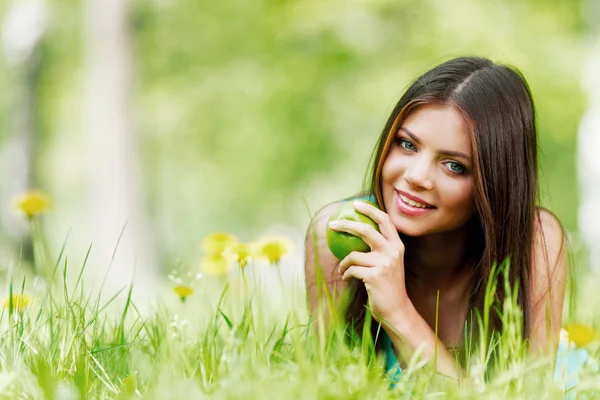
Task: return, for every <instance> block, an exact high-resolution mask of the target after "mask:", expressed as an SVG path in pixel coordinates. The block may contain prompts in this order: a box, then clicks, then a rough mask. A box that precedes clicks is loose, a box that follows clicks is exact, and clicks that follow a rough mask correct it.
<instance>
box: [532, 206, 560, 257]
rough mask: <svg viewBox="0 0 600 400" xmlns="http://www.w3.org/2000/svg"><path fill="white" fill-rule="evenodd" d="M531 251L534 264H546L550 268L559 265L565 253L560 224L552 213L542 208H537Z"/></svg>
mask: <svg viewBox="0 0 600 400" xmlns="http://www.w3.org/2000/svg"><path fill="white" fill-rule="evenodd" d="M533 249H534V260H535V262H536V264H537V265H539V264H546V265H548V266H549V267H550V268H552V267H553V266H554V267H556V266H557V265H556V264H560V259H561V258H562V257H564V256H566V253H567V252H566V250H567V249H566V237H565V231H564V229H563V227H562V224H561V223H560V221H559V220H558V218H557V217H556V216H555V215H554V214H553V213H552V212H550V211H548V210H546V209H544V208H539V209H538V211H537V218H536V221H535V224H534V242H533ZM540 257H542V258H543V260H542V259H540Z"/></svg>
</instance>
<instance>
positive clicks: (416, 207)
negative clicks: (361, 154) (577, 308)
mask: <svg viewBox="0 0 600 400" xmlns="http://www.w3.org/2000/svg"><path fill="white" fill-rule="evenodd" d="M370 176H371V181H370V182H368V185H367V187H368V190H366V191H365V193H362V194H361V196H357V197H354V198H353V199H357V198H362V199H371V200H372V201H374V202H376V203H377V204H378V208H377V207H374V206H373V205H370V204H368V203H366V202H363V201H354V203H353V205H354V207H355V209H356V211H358V212H359V213H361V214H364V215H366V216H368V217H370V218H371V219H372V220H373V221H375V222H376V224H377V225H378V227H379V231H378V230H377V229H375V228H374V227H373V226H371V225H369V224H366V223H361V222H356V221H350V220H346V219H340V220H337V221H332V223H330V224H329V225H328V220H329V218H330V216H331V215H332V213H334V211H336V209H338V208H339V207H340V204H341V203H342V202H343V201H340V202H336V203H333V204H330V205H328V206H326V207H324V208H322V209H321V210H320V211H319V212H318V214H317V215H316V216H315V218H314V219H313V221H312V222H311V225H310V226H309V228H308V232H307V236H306V261H305V262H306V263H305V269H306V279H307V288H308V297H309V300H310V306H311V309H312V311H313V314H315V313H316V310H317V309H318V305H319V303H320V302H321V301H322V299H320V295H319V293H320V290H319V282H317V279H316V277H317V276H319V273H320V271H318V270H317V269H318V268H321V269H322V273H323V276H324V278H325V279H324V281H325V282H326V284H327V288H328V289H329V292H330V293H332V294H333V295H334V298H336V299H340V298H341V297H342V294H344V295H345V296H346V298H347V299H348V303H347V306H346V307H344V308H343V309H344V311H343V312H344V318H345V322H346V323H347V324H348V326H352V327H354V330H355V331H356V332H358V334H359V335H360V334H361V332H362V328H363V325H364V322H365V312H366V306H367V302H368V305H369V308H370V312H371V314H372V316H373V318H374V319H375V320H376V321H377V322H379V323H380V324H381V328H383V330H384V331H385V334H384V335H382V334H380V335H378V336H377V340H378V341H381V340H383V339H385V338H388V339H386V340H388V341H389V340H390V339H391V344H392V347H391V348H393V355H395V356H396V358H397V360H398V361H399V363H400V364H401V365H404V364H406V363H407V362H408V361H409V360H410V358H411V357H412V355H413V354H414V352H415V351H416V350H417V349H418V350H419V351H422V353H421V355H422V356H423V357H425V358H426V359H427V360H429V361H431V364H432V365H434V366H435V367H436V368H437V370H438V371H439V372H440V373H442V374H445V375H449V376H452V377H455V378H458V377H460V376H461V367H460V366H457V362H456V354H455V352H456V351H457V349H460V348H461V347H462V346H463V345H464V343H463V340H464V337H465V332H464V328H465V324H466V323H468V324H471V323H472V321H473V318H474V317H473V316H474V315H482V313H483V305H484V294H485V290H486V284H487V282H488V280H489V279H490V278H491V275H492V271H493V267H494V264H497V263H501V262H502V261H503V260H506V259H508V258H509V259H510V268H509V274H508V276H509V281H510V284H511V286H512V287H516V288H517V289H516V290H517V291H518V293H517V294H518V296H517V303H518V305H519V307H520V308H521V309H522V327H523V335H524V338H525V339H527V340H528V343H529V348H530V350H529V351H530V353H539V352H543V353H545V352H548V351H550V350H552V349H553V348H555V346H556V344H557V343H558V335H559V331H560V326H561V316H562V307H563V301H564V293H565V282H566V269H567V257H566V249H565V240H564V232H563V229H562V227H561V224H560V222H559V221H558V220H557V219H556V218H555V217H554V216H553V215H552V214H551V213H550V212H549V211H548V210H545V209H543V208H541V207H539V206H538V205H537V200H538V180H537V139H536V127H535V112H534V106H533V101H532V98H531V94H530V91H529V88H528V85H527V83H526V82H525V79H524V78H523V76H521V74H520V73H519V72H518V71H516V70H514V69H512V68H509V67H506V66H504V65H498V64H495V63H493V62H491V61H490V60H487V59H482V58H471V57H468V58H458V59H454V60H450V61H448V62H445V63H443V64H441V65H439V66H437V67H435V68H434V69H432V70H430V71H428V72H426V73H425V74H423V75H422V76H420V77H419V78H418V79H417V80H416V81H415V82H414V83H413V84H412V85H411V86H410V87H409V88H408V90H407V91H406V93H405V94H404V95H403V96H402V98H401V99H400V101H399V102H398V104H397V105H396V107H395V108H394V111H393V112H392V114H391V115H390V117H389V119H388V121H387V123H386V126H385V128H384V129H383V132H382V134H381V136H380V138H379V141H378V143H377V146H376V148H375V151H374V154H373V157H372V173H371V174H370ZM345 201H347V200H345ZM328 227H329V229H333V230H334V231H337V232H346V233H349V234H352V235H355V236H358V237H360V238H362V239H363V240H364V241H365V242H366V243H367V244H368V246H369V247H370V251H367V252H356V251H355V252H352V253H350V254H349V255H348V256H346V257H345V258H343V259H342V260H341V261H340V260H338V259H337V258H336V257H335V256H334V255H333V254H332V252H331V250H330V249H329V247H328V244H327V240H326V230H327V228H328ZM315 249H316V251H317V252H318V254H315ZM316 265H318V267H316ZM517 282H518V285H517V286H515V284H516V283H517ZM438 292H439V302H438V298H437V296H438ZM505 295H506V293H505V286H504V284H503V283H502V281H500V282H499V284H498V286H497V291H496V301H497V302H498V303H495V304H496V305H498V304H499V305H500V307H501V306H502V304H503V303H502V301H503V299H504V296H505ZM438 305H439V312H438V314H437V319H438V320H437V323H438V330H437V332H438V334H437V336H436V334H435V326H436V306H438ZM490 325H491V327H490V329H491V331H494V332H501V331H502V321H501V319H500V317H499V316H498V315H497V313H494V312H492V313H491V316H490ZM373 328H374V329H377V328H378V326H377V324H373ZM373 337H376V335H375V334H374V335H373ZM379 347H380V343H379V344H378V348H379ZM436 357H437V358H436ZM434 358H436V359H435V360H434Z"/></svg>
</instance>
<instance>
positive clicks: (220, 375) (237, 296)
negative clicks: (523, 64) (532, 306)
mask: <svg viewBox="0 0 600 400" xmlns="http://www.w3.org/2000/svg"><path fill="white" fill-rule="evenodd" d="M58 260H59V261H58V262H56V263H55V264H54V267H55V268H54V271H53V275H54V280H53V281H52V282H53V283H52V284H51V285H49V287H48V288H47V289H45V290H43V291H38V292H35V291H34V290H33V288H32V285H30V284H29V283H28V281H27V280H25V279H21V280H20V281H16V278H14V277H13V278H12V279H11V280H10V281H9V282H7V285H8V289H9V293H10V294H12V295H16V294H21V293H26V294H28V295H31V296H34V299H33V303H32V304H31V305H29V306H28V307H25V308H24V309H23V310H22V311H19V310H18V308H19V307H18V306H17V304H16V303H14V302H10V301H9V303H8V305H7V306H5V307H4V309H3V311H2V313H0V399H43V398H47V399H112V398H118V399H129V398H139V397H143V398H145V399H199V398H211V399H226V398H227V399H229V398H232V399H237V398H257V399H268V398H274V399H275V398H276V399H281V398H306V399H314V398H320V399H330V398H331V399H340V398H344V399H348V398H361V399H362V398H369V399H371V398H376V399H387V398H432V399H433V398H435V399H440V398H444V399H454V398H473V399H479V398H482V397H486V398H498V399H521V398H523V399H529V398H557V399H559V398H563V393H562V391H561V388H559V387H558V385H557V384H555V383H553V370H554V360H553V359H552V357H550V356H549V357H547V358H538V359H530V358H528V357H527V356H526V352H525V347H524V345H523V343H522V342H521V341H520V340H519V337H520V329H521V326H520V322H519V316H520V314H519V312H520V311H519V310H518V308H515V307H514V303H515V299H514V297H511V296H508V298H507V301H506V302H505V304H504V305H503V307H502V310H500V312H501V315H502V318H504V320H505V325H504V326H505V328H504V329H505V330H504V332H503V334H502V335H501V336H496V337H494V338H492V340H491V341H490V345H489V346H487V345H485V343H484V342H481V343H482V344H481V345H478V343H477V342H476V340H475V339H474V338H475V337H477V336H471V335H470V334H466V337H465V341H466V343H473V342H475V343H474V345H473V347H472V349H470V350H469V351H470V352H471V355H470V357H469V360H470V361H469V363H468V365H467V368H466V370H467V371H468V375H469V377H470V379H469V382H462V383H460V384H459V383H457V382H453V381H451V380H449V379H445V378H442V377H439V376H437V375H436V374H435V373H434V372H433V371H432V369H431V368H430V367H429V366H427V365H424V363H422V362H421V361H420V360H419V359H418V358H417V357H415V358H414V359H413V360H412V361H411V362H410V363H409V365H408V366H407V368H406V369H405V371H404V373H403V375H402V379H401V381H400V383H399V384H398V385H397V386H396V388H395V389H393V390H392V389H390V387H389V384H390V380H389V378H387V376H386V374H385V371H384V366H383V360H382V357H381V356H378V355H376V356H374V357H373V349H372V347H371V346H370V345H369V341H368V340H363V343H362V345H360V346H355V347H351V346H348V345H346V344H345V341H344V331H343V329H342V327H341V326H338V328H336V329H333V330H331V331H327V332H326V331H325V330H319V331H318V332H315V329H314V326H313V324H312V322H311V320H310V318H309V315H308V312H307V309H306V305H305V304H306V303H305V293H304V287H303V284H302V283H300V282H283V284H284V285H286V287H285V290H276V291H274V290H269V288H267V287H266V286H265V284H264V283H263V282H262V281H261V280H260V279H256V280H252V279H249V280H248V285H249V286H248V289H246V288H245V286H244V285H243V284H240V279H239V277H238V278H236V277H235V276H232V277H230V278H229V279H227V280H224V279H223V278H220V279H218V278H214V279H213V278H211V277H204V278H203V279H202V280H201V281H200V283H199V285H198V286H197V287H196V291H195V293H194V294H193V295H192V296H190V297H189V298H187V300H186V301H185V303H181V302H179V301H178V299H176V296H175V295H174V294H173V301H165V302H162V303H156V304H154V305H153V307H152V308H151V309H150V310H147V309H145V311H143V312H142V311H141V310H140V308H139V307H138V306H137V305H136V304H135V302H134V301H133V300H132V290H133V289H134V288H133V286H129V287H126V288H123V290H122V291H120V292H118V293H113V294H110V295H107V294H106V293H96V294H90V293H92V292H89V291H88V290H87V289H86V287H85V282H84V280H83V279H82V274H81V272H82V271H83V269H84V268H85V265H83V266H80V267H78V268H79V271H78V273H77V274H76V279H74V280H73V281H70V280H69V279H68V278H67V276H68V275H69V274H68V270H69V269H70V266H69V265H68V262H67V261H66V260H63V259H62V257H61V256H59V257H58ZM505 270H506V269H503V268H499V270H498V271H499V273H503V271H505ZM267 272H268V271H261V270H260V268H256V274H257V275H260V274H261V273H267ZM15 276H16V274H15ZM259 278H260V276H259ZM280 284H282V283H281V281H280V283H278V285H280ZM493 286H494V284H493V283H490V288H489V290H490V293H492V291H493ZM582 291H583V290H582ZM11 298H12V297H11ZM102 299H106V300H102ZM577 301H578V302H581V300H577ZM581 304H583V303H581ZM590 304H593V303H590ZM591 312H592V314H594V313H593V311H591ZM487 320H488V316H486V315H485V313H484V315H482V316H480V318H479V319H478V321H479V328H480V329H481V330H483V331H484V332H485V331H486V329H487V328H486V321H487ZM479 337H481V336H479ZM367 339H368V338H367ZM589 350H590V351H591V353H592V355H593V356H594V357H595V358H596V359H600V352H599V350H598V344H597V343H592V344H591V345H590V347H589ZM492 364H493V365H495V368H494V371H495V372H494V373H493V374H488V375H489V376H486V374H485V370H486V369H487V370H488V371H489V370H490V368H486V365H487V366H489V365H492ZM598 377H599V375H598V373H597V372H594V371H593V370H592V369H586V370H584V371H582V374H581V377H580V387H579V388H578V394H579V396H583V397H580V398H586V397H585V396H588V397H587V398H595V397H596V396H597V395H598V391H599V390H600V383H599V382H598V381H600V379H598Z"/></svg>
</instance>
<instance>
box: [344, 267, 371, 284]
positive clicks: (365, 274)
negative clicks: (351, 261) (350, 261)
mask: <svg viewBox="0 0 600 400" xmlns="http://www.w3.org/2000/svg"><path fill="white" fill-rule="evenodd" d="M372 271H373V270H372V269H371V268H368V267H359V266H357V265H352V266H350V267H348V269H346V272H344V275H342V280H343V281H347V280H349V279H351V278H356V279H360V280H361V281H363V282H364V281H365V279H369V276H370V274H371V273H372Z"/></svg>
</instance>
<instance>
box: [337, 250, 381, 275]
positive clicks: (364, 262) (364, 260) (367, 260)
mask: <svg viewBox="0 0 600 400" xmlns="http://www.w3.org/2000/svg"><path fill="white" fill-rule="evenodd" d="M352 265H356V266H361V267H374V266H375V263H374V260H373V254H371V253H361V252H360V251H353V252H351V253H350V254H348V255H347V256H346V257H345V258H344V259H343V260H342V261H340V265H339V267H338V272H339V273H340V275H344V272H346V270H347V269H348V267H350V266H352Z"/></svg>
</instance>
